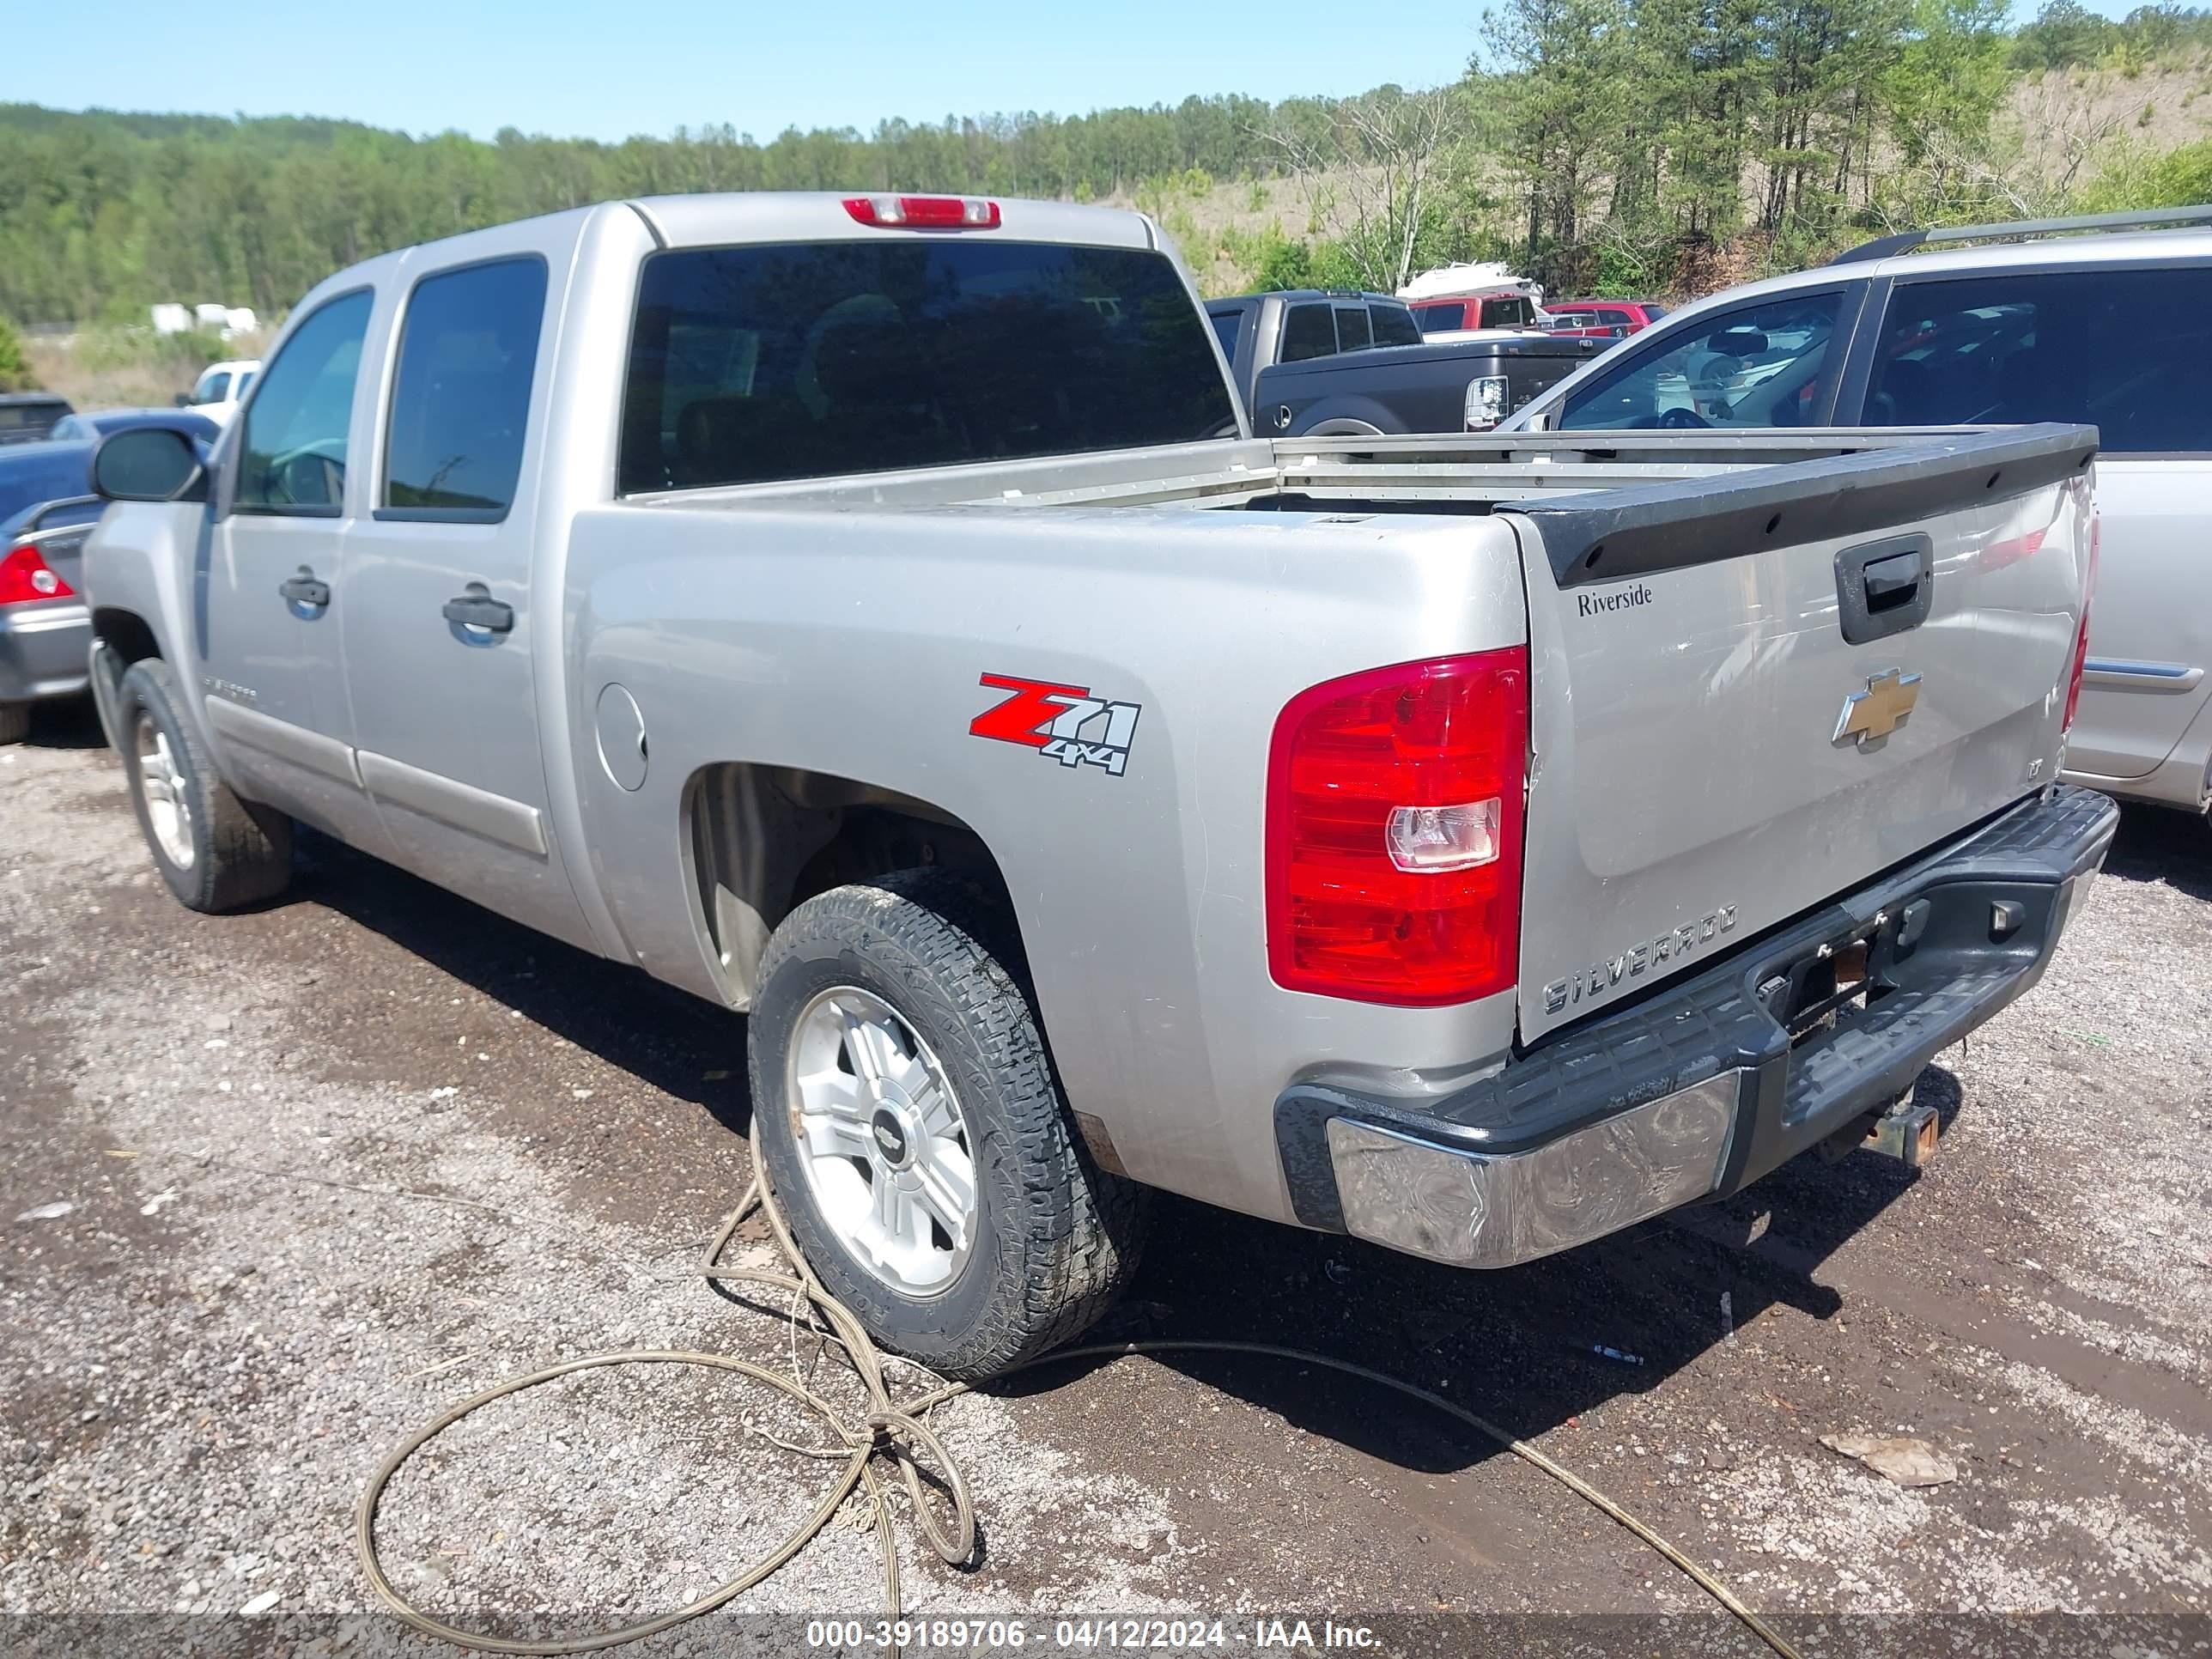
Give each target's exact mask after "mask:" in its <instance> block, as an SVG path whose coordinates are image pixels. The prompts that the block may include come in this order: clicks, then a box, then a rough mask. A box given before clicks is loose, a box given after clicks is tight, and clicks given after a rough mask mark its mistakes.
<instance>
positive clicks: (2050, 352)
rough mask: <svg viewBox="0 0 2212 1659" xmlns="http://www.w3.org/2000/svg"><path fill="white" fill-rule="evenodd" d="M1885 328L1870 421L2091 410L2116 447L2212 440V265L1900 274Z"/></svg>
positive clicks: (2135, 450)
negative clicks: (1934, 276)
mask: <svg viewBox="0 0 2212 1659" xmlns="http://www.w3.org/2000/svg"><path fill="white" fill-rule="evenodd" d="M2149 319H2157V320H2156V321H2155V322H2152V321H2151V320H2149ZM1879 340H1880V343H1879V345H1878V346H1877V348H1876V353H1875V362H1874V367H1873V371H1872V375H1871V378H1870V379H1869V382H1868V386H1867V400H1866V412H1865V416H1864V418H1865V422H1866V424H1868V425H1869V426H1964V425H1977V426H1981V425H2004V426H2009V425H2015V424H2020V423H2023V422H2033V421H2080V422H2086V423H2088V424H2092V425H2094V426H2095V427H2096V428H2097V429H2098V431H2099V433H2100V435H2101V440H2102V442H2101V447H2102V448H2103V450H2104V451H2105V453H2108V454H2114V455H2127V454H2137V455H2142V454H2202V453H2206V452H2212V398H2208V397H2207V396H2206V393H2205V390H2204V365H2205V364H2206V363H2207V362H2212V265H2191V266H2182V267H2179V268H2168V269H2166V270H2112V269H2111V268H2110V267H2103V266H2100V267H2093V268H2092V269H2090V270H2038V271H2014V272H2008V273H1993V274H1990V275H1986V276H1981V275H1978V276H1969V277H1960V278H1955V279H1952V280H1948V281H1940V282H1939V281H1929V282H1911V283H1905V282H1900V283H1898V284H1897V286H1896V287H1895V288H1894V289H1893V290H1892V291H1891V294H1890V299H1889V307H1888V311H1887V314H1886V315H1885V316H1884V317H1883V319H1882V325H1881V334H1880V336H1879Z"/></svg>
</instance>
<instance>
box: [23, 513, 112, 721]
mask: <svg viewBox="0 0 2212 1659" xmlns="http://www.w3.org/2000/svg"><path fill="white" fill-rule="evenodd" d="M78 487H79V489H81V490H82V489H85V488H86V487H87V486H86V485H85V484H84V483H82V482H80V483H79V486H78ZM103 507H106V502H105V501H100V499H99V498H98V497H96V496H93V495H82V494H80V495H76V496H75V497H72V498H69V499H65V500H62V501H44V502H41V503H40V504H39V505H37V506H35V507H25V508H23V509H22V510H21V512H18V513H15V514H13V515H12V516H10V517H7V518H4V519H0V744H8V743H21V742H22V741H23V739H24V738H27V737H28V736H30V734H31V709H32V707H33V704H36V703H40V702H46V701H47V700H49V699H51V698H54V697H70V696H81V695H82V693H83V691H84V690H85V688H86V685H87V684H88V667H87V656H86V653H87V651H88V648H89V647H90V646H91V644H92V615H91V612H90V611H88V610H87V609H86V607H85V602H84V599H83V597H82V580H83V579H82V575H81V574H79V568H78V560H79V556H80V554H81V553H82V550H83V548H84V544H85V539H86V538H88V536H90V535H91V534H92V528H93V526H94V525H95V524H97V523H98V522H99V520H100V511H101V509H102V508H103Z"/></svg>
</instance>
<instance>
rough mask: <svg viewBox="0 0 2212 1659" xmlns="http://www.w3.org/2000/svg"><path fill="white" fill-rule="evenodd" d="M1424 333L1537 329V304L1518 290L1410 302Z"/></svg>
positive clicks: (1501, 290) (1414, 317)
mask: <svg viewBox="0 0 2212 1659" xmlns="http://www.w3.org/2000/svg"><path fill="white" fill-rule="evenodd" d="M1406 303H1407V305H1409V306H1411V307H1413V320H1414V321H1415V322H1416V323H1418V324H1419V325H1420V329H1421V332H1422V333H1424V334H1454V333H1458V332H1460V331H1462V330H1467V329H1476V328H1534V327H1535V326H1536V302H1535V301H1534V300H1532V299H1530V298H1529V297H1528V295H1526V294H1524V293H1522V292H1521V291H1520V290H1519V289H1499V290H1495V291H1492V292H1486V293H1480V294H1454V295H1449V296H1447V297H1444V298H1441V299H1432V300H1408V301H1407V302H1406Z"/></svg>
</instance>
